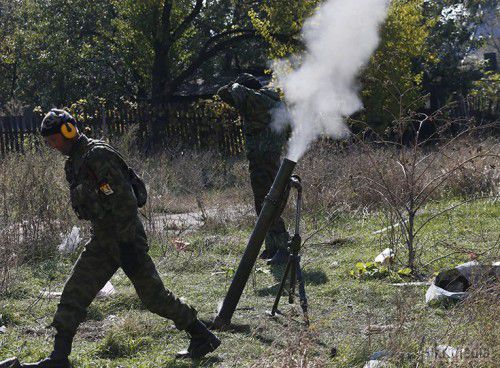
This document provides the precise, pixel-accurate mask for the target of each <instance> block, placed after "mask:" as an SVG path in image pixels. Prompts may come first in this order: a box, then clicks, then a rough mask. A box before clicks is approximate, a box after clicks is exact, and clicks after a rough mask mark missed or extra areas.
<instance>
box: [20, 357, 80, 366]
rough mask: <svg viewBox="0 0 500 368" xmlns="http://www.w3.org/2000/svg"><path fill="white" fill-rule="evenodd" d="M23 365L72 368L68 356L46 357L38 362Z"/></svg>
mask: <svg viewBox="0 0 500 368" xmlns="http://www.w3.org/2000/svg"><path fill="white" fill-rule="evenodd" d="M21 367H32V368H35V367H36V368H71V364H69V360H68V358H65V359H53V358H45V359H44V360H40V361H39V362H38V363H24V364H21Z"/></svg>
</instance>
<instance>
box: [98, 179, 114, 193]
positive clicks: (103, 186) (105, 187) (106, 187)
mask: <svg viewBox="0 0 500 368" xmlns="http://www.w3.org/2000/svg"><path fill="white" fill-rule="evenodd" d="M99 190H100V191H101V192H102V193H104V194H105V195H107V196H109V195H111V194H113V193H114V191H113V189H111V186H110V185H109V183H107V182H101V183H99Z"/></svg>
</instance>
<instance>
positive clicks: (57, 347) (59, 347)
mask: <svg viewBox="0 0 500 368" xmlns="http://www.w3.org/2000/svg"><path fill="white" fill-rule="evenodd" d="M72 342H73V337H70V336H67V335H61V334H59V333H58V334H56V337H55V339H54V351H52V353H51V354H50V356H49V357H48V358H45V359H43V360H40V361H39V362H37V363H24V364H21V367H25V368H29V367H31V368H71V364H70V363H69V360H68V356H69V354H70V353H71V344H72Z"/></svg>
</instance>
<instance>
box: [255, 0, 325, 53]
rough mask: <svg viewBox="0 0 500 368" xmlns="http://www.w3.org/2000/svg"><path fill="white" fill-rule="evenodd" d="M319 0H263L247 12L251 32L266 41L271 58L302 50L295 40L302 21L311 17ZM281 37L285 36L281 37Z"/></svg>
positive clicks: (298, 42)
mask: <svg viewBox="0 0 500 368" xmlns="http://www.w3.org/2000/svg"><path fill="white" fill-rule="evenodd" d="M320 2H321V1H320V0H299V1H293V0H286V1H282V0H266V1H263V2H262V4H261V5H260V7H259V8H257V9H252V10H250V17H251V19H252V23H253V25H254V27H255V29H256V30H257V31H258V32H259V33H260V35H261V36H262V37H263V38H264V39H265V40H266V41H267V43H268V45H269V47H268V54H269V56H270V58H272V59H279V58H285V57H288V56H290V55H292V54H295V53H297V52H300V51H303V49H304V47H303V46H304V45H303V44H302V43H301V42H300V40H299V35H300V31H301V30H302V27H303V25H304V22H305V20H306V19H307V18H308V17H309V16H311V15H312V13H313V11H314V10H315V9H316V7H317V5H318V4H319V3H320ZM282 35H288V37H283V36H282Z"/></svg>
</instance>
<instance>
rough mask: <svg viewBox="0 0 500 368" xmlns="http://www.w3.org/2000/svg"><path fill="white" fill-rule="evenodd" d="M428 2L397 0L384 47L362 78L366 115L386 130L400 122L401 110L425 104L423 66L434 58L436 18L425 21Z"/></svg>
mask: <svg viewBox="0 0 500 368" xmlns="http://www.w3.org/2000/svg"><path fill="white" fill-rule="evenodd" d="M423 6H424V0H393V1H392V2H391V5H390V8H389V12H388V15H387V20H386V22H385V24H384V25H383V27H382V29H381V33H380V38H381V42H380V45H379V47H378V49H377V51H376V52H375V54H374V55H373V56H372V58H371V61H370V64H369V66H368V68H367V69H366V71H365V73H364V74H363V76H362V83H363V90H362V95H363V102H364V106H365V110H364V116H365V118H366V120H367V121H368V122H369V124H370V126H371V127H372V128H374V129H376V130H378V131H384V130H385V129H386V128H387V127H388V126H391V123H392V122H393V121H394V120H396V119H398V118H399V116H400V113H401V111H400V110H401V108H403V109H406V110H407V109H411V110H418V109H419V108H421V107H422V105H423V102H424V101H423V100H422V99H421V98H419V96H421V94H422V83H423V63H424V62H428V63H430V62H432V59H433V58H434V55H433V54H432V52H431V51H430V50H429V49H428V45H427V43H426V41H427V37H428V36H429V28H430V26H431V25H432V22H433V21H432V19H431V20H429V19H425V17H424V14H423Z"/></svg>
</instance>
